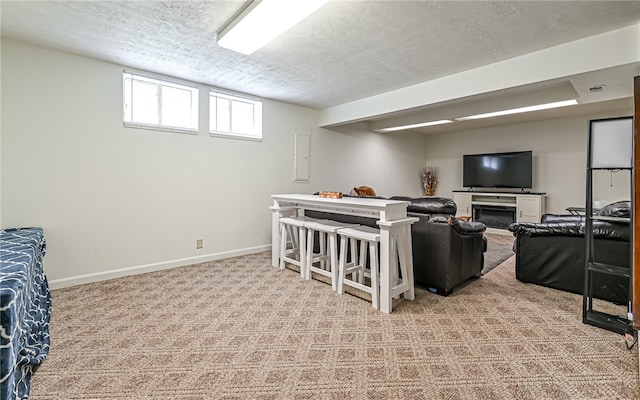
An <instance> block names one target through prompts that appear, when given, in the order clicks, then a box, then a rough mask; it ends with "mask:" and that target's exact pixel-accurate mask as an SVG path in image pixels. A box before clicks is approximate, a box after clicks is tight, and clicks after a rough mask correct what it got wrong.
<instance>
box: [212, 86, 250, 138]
mask: <svg viewBox="0 0 640 400" xmlns="http://www.w3.org/2000/svg"><path fill="white" fill-rule="evenodd" d="M209 133H210V134H211V136H225V137H233V138H239V139H249V140H262V102H261V101H259V100H255V99H251V98H248V97H244V96H238V95H235V94H229V93H223V92H219V91H215V90H211V91H210V92H209Z"/></svg>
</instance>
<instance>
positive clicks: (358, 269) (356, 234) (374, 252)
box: [337, 226, 380, 309]
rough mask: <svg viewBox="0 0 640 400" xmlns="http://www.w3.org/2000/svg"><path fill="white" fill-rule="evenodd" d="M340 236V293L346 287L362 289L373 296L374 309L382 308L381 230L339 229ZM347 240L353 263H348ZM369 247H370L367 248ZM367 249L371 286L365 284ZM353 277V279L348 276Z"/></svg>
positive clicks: (358, 227) (369, 228)
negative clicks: (379, 256)
mask: <svg viewBox="0 0 640 400" xmlns="http://www.w3.org/2000/svg"><path fill="white" fill-rule="evenodd" d="M337 233H338V234H339V235H340V262H339V266H338V269H339V272H338V293H340V294H343V293H344V285H348V286H351V287H354V288H356V289H360V290H362V291H364V292H367V293H369V294H371V305H372V307H373V308H375V309H378V308H380V300H379V299H378V297H379V293H380V284H379V282H378V275H379V273H380V271H379V259H378V244H379V243H380V230H378V229H375V228H371V227H369V226H355V227H350V228H342V229H338V232H337ZM347 240H348V241H349V246H350V250H351V262H347ZM358 244H359V245H360V255H358V254H357V253H358V251H357V245H358ZM367 245H368V246H367ZM367 247H368V248H369V254H370V257H369V267H370V272H369V276H370V278H371V285H370V286H367V285H366V284H365V280H364V278H365V272H366V271H365V270H366V264H367ZM347 275H351V279H347V278H346V276H347Z"/></svg>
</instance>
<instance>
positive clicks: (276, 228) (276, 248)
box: [271, 204, 280, 267]
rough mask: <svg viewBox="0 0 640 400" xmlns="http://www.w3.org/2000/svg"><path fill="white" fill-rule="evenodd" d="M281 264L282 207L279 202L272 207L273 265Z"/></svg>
mask: <svg viewBox="0 0 640 400" xmlns="http://www.w3.org/2000/svg"><path fill="white" fill-rule="evenodd" d="M279 265H280V209H279V207H278V206H277V204H274V205H273V207H271V266H273V267H278V266H279Z"/></svg>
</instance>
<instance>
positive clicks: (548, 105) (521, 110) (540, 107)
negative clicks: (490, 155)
mask: <svg viewBox="0 0 640 400" xmlns="http://www.w3.org/2000/svg"><path fill="white" fill-rule="evenodd" d="M575 104H578V101H577V100H575V99H573V100H565V101H556V102H554V103H546V104H538V105H535V106H528V107H520V108H513V109H511V110H502V111H495V112H490V113H486V114H477V115H469V116H467V117H458V118H454V119H455V120H456V121H467V120H470V119H481V118H491V117H499V116H502V115H509V114H518V113H524V112H530V111H539V110H548V109H550V108H558V107H566V106H572V105H575Z"/></svg>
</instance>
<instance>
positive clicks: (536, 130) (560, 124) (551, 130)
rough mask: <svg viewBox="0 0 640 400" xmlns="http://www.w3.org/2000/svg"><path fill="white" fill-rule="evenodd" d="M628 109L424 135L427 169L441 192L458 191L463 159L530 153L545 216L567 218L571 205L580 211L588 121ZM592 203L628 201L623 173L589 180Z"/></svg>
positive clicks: (585, 163) (534, 178) (582, 195)
mask: <svg viewBox="0 0 640 400" xmlns="http://www.w3.org/2000/svg"><path fill="white" fill-rule="evenodd" d="M632 112H633V110H631V109H630V110H620V111H619V112H614V113H609V114H601V115H588V116H579V117H572V118H558V119H551V120H545V121H536V122H528V123H521V124H511V125H503V126H495V127H490V128H482V129H474V130H468V131H460V132H455V133H444V134H438V135H429V136H428V142H427V165H433V166H437V167H438V168H439V178H440V179H439V185H440V189H441V190H442V192H441V193H449V196H451V192H452V191H453V190H460V189H462V155H463V154H475V153H490V152H502V151H518V150H532V151H533V169H534V171H533V189H532V190H533V191H536V192H546V193H547V198H546V212H548V213H566V211H565V209H566V208H567V207H570V206H576V207H584V205H585V194H586V166H587V161H586V151H587V150H586V149H587V132H588V122H589V120H590V119H597V118H609V117H619V116H628V115H632ZM594 181H595V182H594V184H595V185H596V187H594V200H601V201H616V200H629V199H630V185H631V183H630V180H629V175H628V174H627V175H626V176H625V173H615V174H613V181H612V182H613V184H612V185H610V183H611V180H610V175H609V174H608V173H603V174H598V175H597V179H595V180H594Z"/></svg>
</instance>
